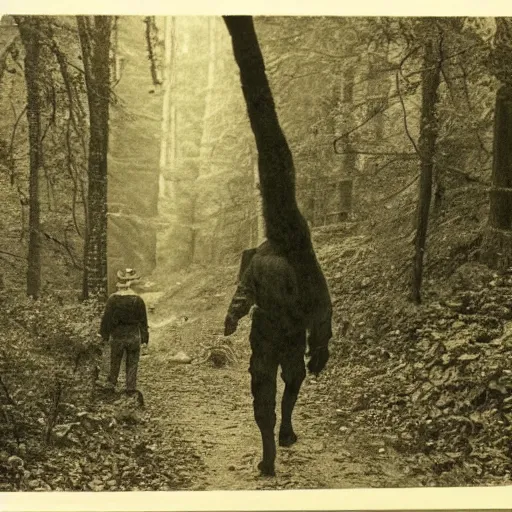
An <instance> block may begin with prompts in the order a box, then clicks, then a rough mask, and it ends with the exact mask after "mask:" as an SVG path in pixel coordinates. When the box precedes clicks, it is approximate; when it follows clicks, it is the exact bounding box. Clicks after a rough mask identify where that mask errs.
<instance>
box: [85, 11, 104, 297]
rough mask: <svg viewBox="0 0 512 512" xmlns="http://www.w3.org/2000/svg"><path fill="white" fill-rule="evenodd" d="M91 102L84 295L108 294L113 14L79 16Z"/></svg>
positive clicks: (86, 79)
mask: <svg viewBox="0 0 512 512" xmlns="http://www.w3.org/2000/svg"><path fill="white" fill-rule="evenodd" d="M77 25H78V34H79V37H80V45H81V48H82V58H83V63H84V70H85V83H86V86H87V99H88V103H89V123H90V135H89V166H88V192H87V203H88V216H87V223H86V228H87V229H86V237H85V248H84V261H85V264H84V286H83V296H84V298H85V299H86V298H88V297H89V296H90V294H93V295H95V296H98V297H99V298H100V299H104V298H105V297H106V295H107V151H108V134H109V132H108V119H109V103H110V102H109V95H110V58H109V57H110V32H111V26H112V17H111V16H94V19H91V18H90V17H88V16H77Z"/></svg>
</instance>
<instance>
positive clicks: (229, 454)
mask: <svg viewBox="0 0 512 512" xmlns="http://www.w3.org/2000/svg"><path fill="white" fill-rule="evenodd" d="M217 309H218V311H215V312H214V313H213V314H210V315H208V316H209V317H210V318H211V321H218V319H219V318H222V315H223V309H222V304H219V305H218V308H217ZM151 316H153V315H150V317H151ZM214 319H216V320H214ZM206 321H208V320H206ZM151 323H152V325H153V328H152V330H151V342H150V347H149V353H148V355H147V356H145V357H143V359H142V362H141V365H140V388H141V390H143V392H144V395H145V397H146V407H147V409H148V412H149V413H150V416H151V417H152V421H153V422H155V423H156V425H155V427H156V426H157V425H158V427H157V428H159V429H161V431H162V437H163V439H164V440H165V442H166V443H169V445H170V444H172V442H173V439H172V438H167V439H166V435H167V433H168V432H170V431H172V428H171V427H178V428H179V431H180V432H181V435H182V437H183V438H184V440H186V441H188V442H190V444H191V445H192V447H193V449H194V450H195V452H196V454H197V456H198V457H200V459H201V460H202V462H203V463H204V465H205V471H204V472H202V474H195V475H191V476H192V477H193V478H192V480H193V482H194V483H193V486H192V489H195V490H254V489H301V488H310V489H311V488H349V487H405V486H414V485H420V484H418V482H415V480H414V477H412V476H411V475H410V474H409V475H408V474H406V467H405V464H402V462H401V460H400V458H399V456H398V455H397V454H396V453H394V452H393V450H391V449H390V448H388V447H384V448H382V447H381V446H382V443H381V442H379V440H376V441H375V442H373V441H372V440H368V439H365V440H364V441H361V440H360V439H358V438H357V437H356V436H357V433H356V432H352V433H351V425H350V424H347V425H346V427H344V428H343V427H342V429H341V431H340V430H339V428H340V427H339V423H340V418H339V417H337V411H336V409H335V407H334V406H333V404H332V403H330V399H329V396H327V395H326V386H325V384H324V381H323V379H325V377H320V378H319V379H318V381H316V380H315V379H313V378H311V377H309V376H308V378H307V380H306V381H305V383H304V386H303V389H302V391H301V395H300V397H299V400H298V402H297V406H296V409H295V414H294V425H295V430H296V432H297V434H298V436H299V440H298V442H297V443H296V444H295V445H294V446H292V447H290V448H279V449H278V456H277V461H276V471H277V477H276V478H261V477H259V476H258V471H257V469H256V465H257V463H258V462H259V460H260V453H261V452H260V450H261V443H260V436H259V431H258V429H257V427H256V424H255V422H254V420H253V412H252V397H251V395H250V378H249V373H248V371H247V368H248V360H249V351H248V342H247V323H246V324H245V325H244V326H242V327H241V328H240V329H239V331H240V332H239V333H238V334H237V335H236V336H235V338H234V340H235V341H234V350H235V352H236V354H237V356H238V361H237V362H236V363H234V364H233V365H229V366H226V367H224V368H222V369H217V368H214V367H212V366H210V365H209V364H208V363H200V362H195V361H194V362H193V363H192V364H176V363H173V362H171V361H170V357H171V356H172V354H174V353H176V352H178V351H179V350H185V351H186V352H188V353H191V352H194V345H193V344H191V343H190V340H195V341H193V343H197V342H198V340H199V341H200V340H201V336H202V335H203V332H204V328H203V327H202V325H204V323H203V324H202V323H201V322H199V321H196V322H195V323H194V321H193V320H192V321H191V322H189V324H188V325H187V326H186V330H185V326H183V325H177V324H179V321H178V319H177V318H176V317H174V318H167V319H165V318H164V319H162V317H160V318H159V319H156V318H153V320H151V319H150V324H151ZM169 326H173V330H171V331H169ZM185 337H186V338H187V340H189V342H187V340H184V338H185ZM282 388H283V386H282V383H280V385H279V388H278V392H279V396H278V400H279V398H280V395H281V393H282ZM276 430H277V429H276ZM379 450H380V451H379Z"/></svg>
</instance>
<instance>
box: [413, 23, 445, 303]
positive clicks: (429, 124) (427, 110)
mask: <svg viewBox="0 0 512 512" xmlns="http://www.w3.org/2000/svg"><path fill="white" fill-rule="evenodd" d="M427 23H430V24H431V25H433V24H434V23H435V21H434V22H433V21H432V20H428V21H425V27H426V30H429V27H427V25H426V24H427ZM430 30H432V31H434V32H435V33H432V35H430V36H429V37H428V38H427V41H426V43H425V47H424V56H423V72H422V81H421V91H422V101H421V120H420V138H419V152H420V158H421V162H420V186H419V198H418V207H417V227H416V238H415V241H414V246H415V253H414V259H413V277H412V290H411V292H412V299H413V300H414V302H416V303H417V304H419V303H421V283H422V279H423V257H424V253H425V245H426V240H427V231H428V219H429V213H430V203H431V199H432V175H433V168H434V156H435V148H436V139H437V118H436V105H437V93H438V88H439V82H440V77H441V59H440V53H439V52H440V45H441V44H442V39H441V35H440V33H438V29H437V27H435V26H433V27H431V28H430Z"/></svg>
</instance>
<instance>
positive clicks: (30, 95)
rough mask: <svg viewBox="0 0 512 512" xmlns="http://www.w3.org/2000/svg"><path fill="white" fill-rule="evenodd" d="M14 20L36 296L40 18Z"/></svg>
mask: <svg viewBox="0 0 512 512" xmlns="http://www.w3.org/2000/svg"><path fill="white" fill-rule="evenodd" d="M16 22H17V24H18V27H19V30H20V36H21V40H22V43H23V46H24V48H25V82H26V89H27V121H28V137H29V152H30V174H29V221H28V225H29V242H28V266H27V295H29V296H31V297H34V298H38V297H39V293H40V289H41V225H40V224H41V220H40V210H41V209H40V203H39V173H40V170H41V167H42V165H43V144H42V139H41V108H42V101H41V49H42V47H41V40H40V38H41V20H40V18H39V17H38V16H23V17H16Z"/></svg>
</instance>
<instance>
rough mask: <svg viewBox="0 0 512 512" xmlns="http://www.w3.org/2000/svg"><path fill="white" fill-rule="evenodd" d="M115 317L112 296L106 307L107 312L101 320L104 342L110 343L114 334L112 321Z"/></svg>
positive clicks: (101, 332)
mask: <svg viewBox="0 0 512 512" xmlns="http://www.w3.org/2000/svg"><path fill="white" fill-rule="evenodd" d="M113 315H114V299H113V298H112V296H110V297H109V298H108V300H107V303H106V305H105V311H104V312H103V316H102V318H101V325H100V335H101V337H102V338H103V340H104V341H108V339H109V337H110V333H111V332H112V327H113V325H112V320H113Z"/></svg>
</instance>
